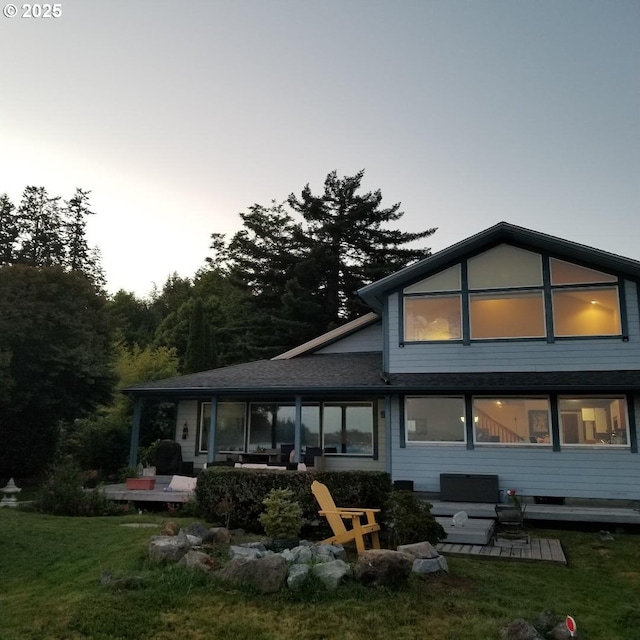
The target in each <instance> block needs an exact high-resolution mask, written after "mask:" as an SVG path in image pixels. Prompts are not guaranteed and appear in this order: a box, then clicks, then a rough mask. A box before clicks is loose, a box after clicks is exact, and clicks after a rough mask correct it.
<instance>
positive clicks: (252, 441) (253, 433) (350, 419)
mask: <svg viewBox="0 0 640 640" xmlns="http://www.w3.org/2000/svg"><path fill="white" fill-rule="evenodd" d="M199 423H200V424H199V430H198V450H199V451H200V452H201V453H206V452H207V451H208V448H209V427H210V423H211V403H210V402H203V403H201V405H200V415H199ZM295 424H296V407H295V404H291V403H257V402H256V403H246V402H218V404H217V422H216V450H217V451H244V450H245V448H246V450H248V451H252V450H256V449H271V448H278V447H280V446H281V445H292V444H293V443H294V441H295ZM373 425H374V412H373V403H372V402H326V403H308V404H303V405H302V425H301V433H300V436H301V438H300V439H301V446H302V447H303V448H305V447H320V446H324V449H325V452H326V453H349V454H363V455H372V454H373Z"/></svg>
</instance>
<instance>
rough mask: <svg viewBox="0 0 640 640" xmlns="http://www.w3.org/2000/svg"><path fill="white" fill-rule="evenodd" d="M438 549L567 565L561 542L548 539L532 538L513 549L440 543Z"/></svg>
mask: <svg viewBox="0 0 640 640" xmlns="http://www.w3.org/2000/svg"><path fill="white" fill-rule="evenodd" d="M436 549H437V550H438V551H439V552H440V553H442V554H444V555H454V556H455V555H458V556H477V557H479V558H497V559H499V560H520V561H524V562H536V561H539V562H550V563H558V564H563V565H566V564H567V559H566V558H565V555H564V551H563V550H562V545H561V544H560V540H555V539H548V538H532V539H531V541H530V542H529V543H528V544H523V545H519V546H512V547H499V546H495V545H493V544H488V545H479V544H450V543H446V542H440V543H438V544H437V545H436Z"/></svg>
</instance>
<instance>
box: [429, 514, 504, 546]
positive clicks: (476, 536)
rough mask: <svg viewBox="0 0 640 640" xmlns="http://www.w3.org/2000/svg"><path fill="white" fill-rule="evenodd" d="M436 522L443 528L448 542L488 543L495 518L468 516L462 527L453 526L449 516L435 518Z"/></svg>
mask: <svg viewBox="0 0 640 640" xmlns="http://www.w3.org/2000/svg"><path fill="white" fill-rule="evenodd" d="M436 522H437V523H438V524H440V525H441V526H442V528H443V529H444V531H445V533H446V534H447V538H446V540H447V542H448V543H450V544H470V545H484V544H489V541H490V540H491V536H492V535H493V529H494V527H495V520H492V519H489V518H469V519H468V520H467V521H466V523H465V524H464V526H462V527H456V526H454V525H453V522H452V519H451V518H436Z"/></svg>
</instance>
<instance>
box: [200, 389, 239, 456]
mask: <svg viewBox="0 0 640 640" xmlns="http://www.w3.org/2000/svg"><path fill="white" fill-rule="evenodd" d="M245 411H246V405H245V404H244V402H219V403H218V415H217V418H218V424H217V429H216V448H217V450H218V451H227V450H230V449H244V431H245ZM210 422H211V403H210V402H203V403H202V404H201V405H200V440H199V447H200V451H201V452H203V453H204V452H206V451H208V449H209V424H210Z"/></svg>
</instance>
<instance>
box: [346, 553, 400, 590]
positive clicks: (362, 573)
mask: <svg viewBox="0 0 640 640" xmlns="http://www.w3.org/2000/svg"><path fill="white" fill-rule="evenodd" d="M412 565H413V559H412V557H411V556H409V555H407V554H406V553H401V552H399V551H392V550H390V549H370V550H369V551H365V552H364V553H361V554H360V555H359V556H358V561H357V562H356V566H355V569H354V571H353V573H354V576H355V579H356V580H358V581H359V582H362V583H363V584H366V585H370V586H376V587H377V586H380V587H392V588H395V587H399V586H402V585H403V584H406V582H407V580H408V579H409V575H410V574H411V568H412Z"/></svg>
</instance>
